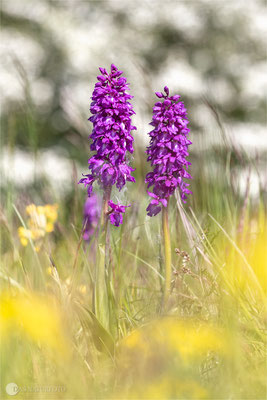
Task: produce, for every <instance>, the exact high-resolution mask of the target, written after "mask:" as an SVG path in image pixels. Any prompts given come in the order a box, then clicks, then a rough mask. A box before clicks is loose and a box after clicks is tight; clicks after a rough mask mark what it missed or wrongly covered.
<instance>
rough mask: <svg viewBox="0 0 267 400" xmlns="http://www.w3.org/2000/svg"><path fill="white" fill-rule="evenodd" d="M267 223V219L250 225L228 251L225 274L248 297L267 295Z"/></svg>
mask: <svg viewBox="0 0 267 400" xmlns="http://www.w3.org/2000/svg"><path fill="white" fill-rule="evenodd" d="M266 243H267V222H266V217H264V216H263V215H261V214H260V215H259V216H258V218H257V219H254V220H251V221H247V222H246V223H245V225H244V227H243V231H242V233H241V234H239V235H238V237H237V240H236V242H234V243H232V244H229V243H227V245H222V244H221V243H220V248H222V249H224V254H223V258H224V268H223V269H222V274H223V276H224V278H225V280H226V281H227V282H228V283H229V284H230V285H231V286H232V288H233V289H234V290H235V291H236V292H239V293H241V294H242V296H243V295H244V294H245V293H246V294H248V295H250V296H251V295H252V294H253V298H254V299H255V295H257V294H260V295H263V294H264V293H265V294H266V293H267V252H266Z"/></svg>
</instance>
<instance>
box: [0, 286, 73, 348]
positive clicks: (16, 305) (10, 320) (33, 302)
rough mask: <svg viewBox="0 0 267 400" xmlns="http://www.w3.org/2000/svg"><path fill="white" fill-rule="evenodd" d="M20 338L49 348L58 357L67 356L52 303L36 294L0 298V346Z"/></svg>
mask: <svg viewBox="0 0 267 400" xmlns="http://www.w3.org/2000/svg"><path fill="white" fill-rule="evenodd" d="M14 334H15V335H16V334H18V335H19V338H20V339H26V340H30V341H33V342H35V343H37V344H38V345H41V346H45V347H48V348H50V349H52V350H53V351H55V352H57V353H58V354H60V355H67V353H68V345H67V339H66V337H65V335H64V329H63V325H62V321H61V316H60V313H59V310H58V309H57V307H56V306H55V304H54V302H53V301H52V299H49V298H47V297H46V298H43V297H41V296H39V295H36V294H31V293H28V294H27V296H26V295H22V294H17V295H15V296H10V295H9V294H7V293H2V294H1V296H0V337H1V341H0V343H1V345H3V346H4V345H5V342H6V341H8V340H9V339H10V337H12V335H14Z"/></svg>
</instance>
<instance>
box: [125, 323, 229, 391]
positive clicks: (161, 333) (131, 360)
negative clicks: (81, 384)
mask: <svg viewBox="0 0 267 400" xmlns="http://www.w3.org/2000/svg"><path fill="white" fill-rule="evenodd" d="M230 351H231V350H230V348H229V345H228V341H227V336H226V335H225V334H224V333H223V332H222V331H221V330H220V329H218V328H217V327H215V326H213V325H211V324H206V323H200V322H199V321H196V320H190V321H189V320H177V319H174V318H171V317H168V318H163V319H159V320H155V321H152V322H151V323H149V324H147V325H145V326H143V327H142V328H139V329H136V330H134V331H133V332H132V333H131V334H130V335H129V336H127V337H125V338H124V339H123V340H122V341H121V342H120V344H119V346H118V376H119V381H120V382H121V390H122V392H123V391H124V390H126V394H125V393H124V395H125V398H126V397H127V396H128V397H127V398H138V399H150V398H151V399H172V398H177V399H185V398H186V399H205V398H208V397H209V396H208V395H209V394H210V392H209V391H210V390H211V388H210V387H209V385H207V383H205V381H203V382H202V380H201V375H200V372H199V368H200V365H202V363H205V362H207V360H209V359H210V360H211V362H212V363H213V364H214V368H216V366H217V364H216V363H217V361H216V360H217V358H219V359H224V360H226V359H228V358H229V356H230ZM133 382H135V383H134V385H133V384H132V383H133ZM126 395H127V396H126Z"/></svg>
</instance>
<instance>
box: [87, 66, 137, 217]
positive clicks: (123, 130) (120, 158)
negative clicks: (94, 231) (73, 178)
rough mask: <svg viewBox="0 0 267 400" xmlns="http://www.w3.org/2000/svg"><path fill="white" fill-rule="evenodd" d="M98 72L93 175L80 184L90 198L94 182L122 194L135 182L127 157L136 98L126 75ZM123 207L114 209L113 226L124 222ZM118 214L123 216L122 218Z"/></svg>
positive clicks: (113, 68) (113, 69) (93, 119)
mask: <svg viewBox="0 0 267 400" xmlns="http://www.w3.org/2000/svg"><path fill="white" fill-rule="evenodd" d="M99 70H100V72H101V75H99V76H98V77H97V79H98V82H97V83H96V84H95V88H94V91H93V96H92V100H93V101H92V103H91V108H90V111H91V113H92V114H93V115H92V116H91V117H90V118H89V121H91V122H92V123H93V131H92V134H91V135H90V138H91V139H92V140H93V142H92V144H91V146H90V148H91V151H94V152H95V154H94V155H93V156H92V157H90V159H89V160H88V164H89V170H90V171H91V173H90V174H87V175H85V177H84V178H82V179H81V180H80V182H79V183H84V185H85V186H86V187H87V192H88V196H89V197H90V196H91V194H92V185H93V183H94V182H95V181H97V182H98V184H99V185H100V187H101V188H102V189H104V190H105V189H106V188H108V187H112V186H113V185H116V187H117V188H118V189H119V190H121V189H122V188H123V186H124V185H125V184H126V181H129V182H135V179H134V177H133V176H132V175H131V173H132V171H134V168H132V167H131V166H130V165H129V163H128V157H127V153H133V141H134V139H133V136H132V135H131V131H133V130H135V129H136V127H135V126H133V125H132V123H131V116H132V115H133V114H135V112H134V111H133V107H132V105H131V103H130V101H129V100H130V99H132V97H133V96H131V95H129V94H128V93H127V90H128V89H129V86H128V84H127V81H126V78H124V77H122V76H121V75H122V74H123V72H122V71H119V70H118V68H117V67H116V66H115V65H114V64H112V65H111V72H110V73H108V72H107V71H106V69H105V68H99ZM109 205H111V204H109ZM123 207H125V206H121V205H118V207H117V208H116V209H115V208H114V207H112V208H111V210H110V212H109V216H110V222H111V223H112V224H114V225H117V222H118V221H122V213H124V211H125V209H124V208H123ZM119 210H121V211H119ZM118 213H120V214H121V217H120V218H118V216H117V214H118Z"/></svg>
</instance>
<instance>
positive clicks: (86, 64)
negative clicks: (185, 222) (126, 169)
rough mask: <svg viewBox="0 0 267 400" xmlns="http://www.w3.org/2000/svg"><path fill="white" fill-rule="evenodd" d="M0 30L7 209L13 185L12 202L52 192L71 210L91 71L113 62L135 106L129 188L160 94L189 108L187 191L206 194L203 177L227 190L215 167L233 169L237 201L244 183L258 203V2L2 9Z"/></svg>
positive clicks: (6, 2) (262, 48)
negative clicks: (190, 184)
mask: <svg viewBox="0 0 267 400" xmlns="http://www.w3.org/2000/svg"><path fill="white" fill-rule="evenodd" d="M1 30H2V34H1V74H0V88H1V93H2V111H1V137H2V139H1V175H2V180H1V182H2V183H1V185H2V190H3V196H4V199H5V193H9V194H8V196H11V195H10V193H11V192H10V186H12V187H13V188H14V189H16V188H17V189H18V192H17V194H16V196H18V195H19V196H23V193H24V196H26V194H29V193H33V192H32V190H34V197H35V201H38V200H41V199H42V197H45V196H46V197H48V198H43V200H45V201H51V199H50V198H49V195H48V191H47V184H49V185H50V187H51V190H52V191H53V196H61V195H63V197H64V198H66V199H67V198H68V196H70V193H71V192H73V191H74V190H75V189H74V186H75V182H76V181H77V179H79V176H80V174H81V173H82V172H86V171H87V159H88V155H89V151H90V150H89V143H88V135H89V134H90V132H91V129H92V127H91V124H90V123H89V121H87V119H88V117H89V116H90V111H89V104H90V96H91V93H92V90H93V87H94V84H95V81H96V75H97V74H98V67H99V66H102V67H109V66H110V64H111V63H114V64H116V65H117V66H118V67H119V69H122V70H123V71H124V72H125V76H126V77H127V79H128V81H129V82H130V85H131V94H132V95H134V99H133V105H134V109H135V111H136V116H135V118H134V125H136V126H137V132H136V134H135V140H136V146H135V148H136V152H135V157H134V159H133V166H134V167H136V168H137V172H136V177H138V174H140V178H141V180H142V178H143V177H144V174H145V173H146V170H147V166H146V164H145V159H146V157H145V153H144V145H145V144H147V142H148V135H147V133H148V132H149V125H148V123H149V122H150V120H151V112H152V106H153V103H154V102H155V101H156V97H155V95H154V91H160V90H162V88H163V86H165V85H167V86H169V87H170V89H171V92H172V93H173V94H174V93H179V94H180V95H181V96H182V98H183V100H184V102H185V105H186V107H187V108H188V112H189V118H190V128H191V138H192V141H193V145H192V146H191V148H190V150H191V162H192V163H193V166H192V169H191V172H192V173H193V175H194V183H193V189H194V190H196V189H197V190H201V188H198V186H197V184H198V182H200V181H201V182H202V181H203V174H204V175H205V179H206V180H208V181H209V180H212V179H216V180H217V181H218V180H221V181H223V179H224V177H222V176H219V175H218V172H217V171H218V164H219V163H223V165H225V164H226V163H227V162H228V166H229V168H228V172H229V180H230V181H231V180H232V178H233V177H234V178H235V181H234V183H233V182H232V189H233V190H234V191H235V192H236V194H237V195H239V194H241V195H243V194H244V193H245V192H246V190H247V189H248V185H247V182H248V180H249V191H250V194H251V196H252V197H258V196H259V194H260V193H261V192H262V188H263V187H264V185H265V184H266V177H265V176H264V159H265V156H266V150H267V140H266V134H265V131H264V130H265V128H266V87H267V82H266V42H265V40H266V31H267V25H266V2H265V1H260V0H253V1H234V2H231V1H222V0H221V1H219V0H215V1H210V0H197V1H178V0H166V1H164V3H162V1H160V0H147V1H145V0H142V1H138V0H135V1H123V0H110V1H109V0H107V1H80V0H70V1H68V0H64V1H57V0H53V1H48V0H34V1H28V0H23V1H21V0H18V1H17V0H2V2H1ZM241 153H242V156H241ZM244 154H245V156H244ZM227 160H228V161H227ZM252 164H253V169H252V168H251V165H252ZM254 167H255V168H254ZM75 180H76V181H75ZM194 185H195V186H194ZM7 188H8V189H7ZM78 190H82V188H80V189H78ZM14 193H15V192H14ZM18 193H19V194H18ZM144 193H145V191H144ZM38 197H40V198H41V199H38ZM195 197H196V196H195ZM16 198H17V199H18V197H16ZM13 200H14V199H13ZM52 200H54V199H52ZM10 201H12V199H10ZM21 201H23V200H21ZM190 201H197V200H196V198H195V200H190ZM198 206H200V205H199V204H198Z"/></svg>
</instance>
